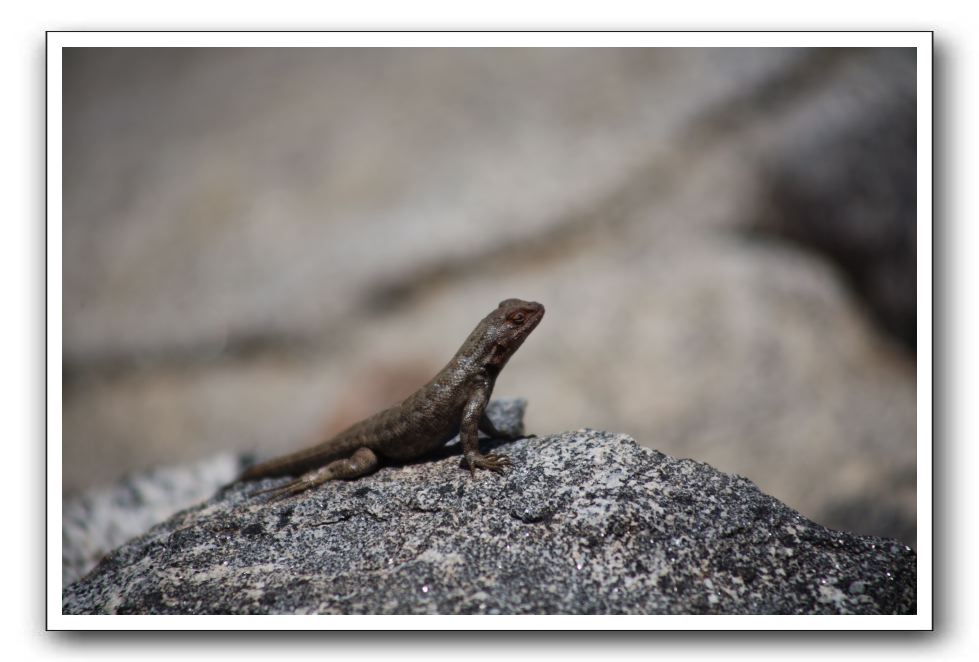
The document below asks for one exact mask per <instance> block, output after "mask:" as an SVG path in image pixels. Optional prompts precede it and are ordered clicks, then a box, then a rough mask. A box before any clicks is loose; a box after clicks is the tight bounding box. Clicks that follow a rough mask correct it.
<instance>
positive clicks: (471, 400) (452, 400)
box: [235, 299, 544, 501]
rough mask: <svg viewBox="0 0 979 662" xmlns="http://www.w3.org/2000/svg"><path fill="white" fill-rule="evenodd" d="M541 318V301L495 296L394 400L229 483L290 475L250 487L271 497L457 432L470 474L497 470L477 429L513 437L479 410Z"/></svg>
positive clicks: (413, 451)
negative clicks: (456, 344)
mask: <svg viewBox="0 0 979 662" xmlns="http://www.w3.org/2000/svg"><path fill="white" fill-rule="evenodd" d="M543 316H544V306H542V305H541V304H539V303H537V302H535V301H522V300H520V299H506V300H505V301H502V302H500V305H499V306H497V307H496V309H494V310H493V311H492V312H491V313H490V314H489V315H487V316H486V317H484V318H483V319H482V321H480V323H479V324H478V325H477V326H476V328H475V329H474V330H473V332H472V333H470V334H469V337H468V338H466V341H465V342H464V343H463V344H462V347H460V348H459V351H457V352H456V353H455V355H454V356H453V357H452V359H451V360H450V361H449V362H448V363H447V364H446V366H445V367H444V368H442V370H441V371H439V373H438V374H437V375H435V377H434V378H432V380H431V381H429V382H428V383H427V384H425V385H424V386H422V387H421V388H420V389H418V390H417V391H415V393H413V394H412V395H410V396H408V397H407V398H406V399H405V400H404V401H402V402H401V403H400V404H397V405H395V406H393V407H390V408H388V409H385V410H383V411H381V412H378V413H376V414H374V415H373V416H369V417H368V418H366V419H364V420H362V421H360V422H358V423H354V424H353V425H351V426H350V427H348V428H347V429H345V430H344V431H342V432H340V433H339V434H337V435H336V436H334V437H332V438H330V439H328V440H326V441H324V442H322V443H320V444H318V445H316V446H313V447H311V448H307V449H305V450H301V451H298V452H295V453H292V454H289V455H285V456H282V457H278V458H274V459H271V460H268V461H265V462H261V463H259V464H256V465H254V466H252V467H250V468H248V469H246V470H245V471H244V472H243V473H242V474H241V475H240V476H239V477H238V478H237V479H236V481H235V482H239V481H253V480H258V479H261V478H270V477H279V476H294V477H295V478H294V479H293V480H292V481H290V482H288V483H285V484H283V485H279V486H276V487H272V488H270V489H267V490H261V491H259V492H256V493H255V494H256V495H258V494H266V493H268V494H270V495H271V496H270V497H269V499H270V500H271V501H277V500H280V499H285V498H289V497H292V496H294V495H297V494H300V493H302V492H305V491H306V490H309V489H312V488H315V487H317V486H319V485H322V484H323V483H325V482H327V481H329V480H335V479H345V480H352V479H355V478H359V477H361V476H365V475H367V474H369V473H371V472H373V471H374V470H375V469H377V468H378V466H380V464H381V462H382V461H394V462H406V461H409V460H414V459H416V458H419V457H422V456H424V455H426V454H427V453H430V452H432V451H434V450H435V449H437V448H438V447H440V446H442V445H443V444H445V443H446V442H447V441H449V440H450V439H452V438H454V437H455V436H456V435H457V434H458V435H460V437H461V441H462V450H463V457H464V460H465V462H466V464H467V465H468V468H469V471H470V473H471V474H473V475H474V474H475V473H476V469H487V470H490V471H494V472H502V471H503V470H504V467H507V466H509V465H510V459H509V458H508V457H506V456H505V455H497V454H492V453H491V454H486V455H484V454H482V453H481V452H480V450H479V432H480V431H483V432H485V433H486V434H488V435H489V436H491V437H494V438H513V437H511V436H510V435H506V434H503V433H502V432H500V431H499V430H497V429H496V427H495V426H494V425H493V423H492V421H490V419H489V417H488V416H487V415H486V405H487V404H488V403H489V399H490V395H491V394H492V392H493V387H494V385H495V384H496V378H497V376H498V375H499V374H500V371H501V370H502V369H503V367H504V366H505V365H506V364H507V361H509V360H510V357H511V356H513V354H514V353H515V352H516V351H517V349H519V348H520V346H521V345H522V344H523V342H524V340H526V339H527V336H529V335H530V333H531V331H533V330H534V329H535V328H536V327H537V325H538V324H539V323H540V321H541V318H542V317H543Z"/></svg>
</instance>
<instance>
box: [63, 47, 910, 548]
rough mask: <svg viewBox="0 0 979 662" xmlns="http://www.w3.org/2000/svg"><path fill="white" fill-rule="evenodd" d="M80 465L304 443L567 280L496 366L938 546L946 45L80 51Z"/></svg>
mask: <svg viewBox="0 0 979 662" xmlns="http://www.w3.org/2000/svg"><path fill="white" fill-rule="evenodd" d="M64 93H65V94H64V108H63V111H64V124H63V126H64V163H63V168H64V246H63V266H64V282H63V286H64V319H63V331H64V354H63V361H64V378H65V381H64V429H63V456H64V475H63V484H64V488H65V492H66V494H72V493H75V492H77V491H79V490H82V489H85V488H89V487H94V486H98V485H104V484H106V483H107V482H109V481H112V480H114V479H116V478H118V477H119V476H121V475H122V474H124V473H126V472H128V471H132V470H136V469H143V468H148V467H154V466H161V465H173V464H179V463H182V462H187V461H190V460H194V459H197V458H202V457H206V456H211V455H214V454H216V453H219V452H221V451H227V450H242V449H254V450H257V451H258V452H260V453H262V454H273V453H278V452H284V451H287V450H292V449H294V448H297V447H300V446H302V445H306V444H308V443H312V442H313V441H315V440H316V438H317V437H318V436H320V435H322V434H328V433H330V432H331V431H336V430H337V429H339V428H342V427H343V426H344V425H346V424H348V423H350V422H352V421H353V420H356V419H357V418H360V417H362V416H364V415H367V414H370V413H372V412H373V411H374V410H376V409H378V408H380V407H381V406H385V405H387V404H390V403H391V402H393V401H397V400H398V399H399V398H400V397H402V396H404V395H406V394H407V393H409V392H411V391H412V390H414V388H416V387H417V386H419V385H420V384H422V383H424V382H425V381H426V380H427V379H429V378H430V377H431V376H432V375H433V374H434V373H435V372H436V371H437V370H438V369H439V368H440V367H441V366H442V365H443V364H444V363H445V361H447V360H448V358H449V357H450V356H451V355H452V353H453V352H454V351H455V350H456V349H457V347H458V345H459V344H460V343H461V342H462V340H463V339H464V337H465V336H466V334H467V333H468V332H469V331H470V330H471V329H472V327H473V326H474V325H475V324H476V322H477V321H478V320H479V319H480V318H481V317H482V316H483V315H485V314H486V313H487V312H488V311H489V310H490V309H491V308H492V307H494V306H495V305H496V304H497V303H498V302H499V301H500V300H501V299H504V298H508V297H512V296H516V297H521V298H526V299H535V300H538V301H541V302H543V303H544V304H545V305H546V306H547V310H548V312H547V316H546V317H545V319H544V321H543V323H542V324H541V326H540V327H539V328H538V329H537V331H535V333H534V334H533V336H532V337H531V338H530V339H529V340H528V341H527V343H526V344H525V345H524V347H523V348H522V349H521V350H520V352H519V354H518V355H517V356H516V357H515V359H514V360H513V361H512V362H511V364H510V365H509V366H508V368H507V369H506V370H505V371H504V372H503V374H502V376H501V378H500V380H499V382H498V384H497V389H496V394H497V395H498V396H507V395H510V396H522V397H526V398H528V400H529V402H530V406H529V410H528V413H527V417H526V418H527V425H528V429H529V430H530V431H537V432H559V431H562V430H568V429H576V428H579V427H591V428H600V429H606V430H610V431H615V432H626V433H628V434H631V435H633V436H634V437H636V438H637V439H638V440H639V441H640V442H641V443H644V444H646V445H649V446H651V447H655V448H657V449H659V450H661V451H663V452H665V453H667V454H670V455H674V456H679V457H691V458H694V459H696V460H698V461H703V462H708V463H710V464H712V465H713V466H715V467H717V468H719V469H721V470H723V471H727V472H735V473H739V474H742V475H744V476H747V477H748V478H750V479H751V480H752V481H754V482H755V483H756V484H758V485H759V487H760V488H761V489H762V490H763V491H765V492H767V493H769V494H771V495H773V496H776V497H778V498H779V499H781V500H782V501H784V502H786V503H787V504H788V505H790V506H792V507H793V508H796V509H798V510H799V511H800V512H802V513H803V514H805V515H807V516H809V517H811V518H812V519H814V520H816V521H817V522H819V523H821V524H825V525H827V526H830V527H833V528H841V529H846V530H849V531H853V532H856V533H859V534H876V535H882V536H888V537H896V538H899V539H901V540H903V541H905V542H907V543H908V544H911V545H914V544H915V536H916V526H915V522H916V514H915V498H916V485H915V481H916V469H915V461H916V447H915V334H914V329H915V319H916V318H915V313H916V311H915V204H916V200H915V194H914V191H915V58H914V52H913V51H908V50H899V49H873V50H848V49H817V50H811V49H775V48H765V49H757V50H756V49H593V50H586V49H581V50H566V49H539V50H524V49H505V50H492V49H472V50H440V49H409V50H375V49H350V50H333V49H322V50H316V49H147V48H143V49H72V50H67V51H66V55H65V58H64Z"/></svg>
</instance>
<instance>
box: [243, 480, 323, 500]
mask: <svg viewBox="0 0 979 662" xmlns="http://www.w3.org/2000/svg"><path fill="white" fill-rule="evenodd" d="M309 487H310V486H309V485H307V484H306V481H305V480H303V479H302V478H297V479H296V480H292V481H289V482H288V483H286V484H285V485H276V486H275V487H270V488H268V489H266V490H259V491H258V492H255V493H254V494H252V496H261V495H262V494H268V495H269V496H268V502H269V503H274V502H276V501H283V500H285V499H288V498H289V497H291V496H295V495H297V494H300V493H302V492H305V491H306V490H308V489H309Z"/></svg>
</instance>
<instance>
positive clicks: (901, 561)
mask: <svg viewBox="0 0 979 662" xmlns="http://www.w3.org/2000/svg"><path fill="white" fill-rule="evenodd" d="M487 445H493V444H492V442H487ZM495 450H497V451H499V452H503V453H506V454H507V455H509V456H510V457H511V458H512V460H513V467H512V468H511V469H510V470H509V471H508V472H507V473H506V474H505V475H496V474H492V473H487V472H480V473H478V474H476V475H475V476H471V475H470V474H469V472H468V471H466V470H464V469H463V468H462V466H461V462H460V457H459V455H458V453H452V452H451V450H450V451H447V452H446V453H444V454H443V455H442V456H440V457H438V458H435V459H431V460H426V461H420V462H417V463H413V464H411V465H408V466H403V467H388V468H383V469H381V470H380V471H378V472H377V473H376V474H374V475H372V476H369V477H366V478H363V479H360V480H357V481H352V482H335V483H330V484H327V485H325V486H323V487H322V488H321V489H318V490H315V491H313V492H310V493H307V494H305V495H302V496H301V497H298V498H295V499H293V500H290V501H286V502H282V503H275V504H268V503H265V502H264V501H263V500H262V499H259V498H252V497H251V496H250V495H251V493H252V492H253V491H254V490H256V489H257V488H260V487H266V486H269V485H272V484H274V483H275V481H273V480H267V481H264V482H262V483H261V484H259V485H236V486H233V487H231V488H230V489H229V490H227V491H226V492H224V493H223V494H220V495H217V496H215V497H213V498H212V499H210V500H208V501H207V502H205V503H203V504H200V505H198V506H195V507H193V508H190V509H187V510H185V511H183V512H181V513H179V514H177V515H176V516H174V517H173V518H171V519H170V520H169V521H167V522H164V523H162V524H160V525H159V526H156V527H154V528H153V529H152V530H150V531H149V532H148V533H147V534H146V535H144V536H142V537H140V538H138V539H136V540H133V541H132V542H130V543H128V544H127V545H124V546H123V547H121V548H119V549H117V550H116V551H115V552H113V553H112V554H110V555H109V556H108V557H106V558H105V559H104V560H103V561H102V563H101V564H100V565H99V566H98V568H97V569H96V570H95V571H94V572H92V573H90V574H89V575H88V576H86V577H85V578H84V579H82V580H81V581H78V582H76V583H75V584H72V585H71V586H69V587H68V588H67V589H66V590H65V591H64V597H63V610H64V612H65V613H71V614H87V613H109V614H270V613H323V614H342V613H348V614H354V613H442V614H474V613H476V614H479V613H486V614H495V613H526V614H550V613H580V614H598V613H634V614H702V613H716V614H758V613H786V614H815V613H821V614H840V613H842V614H849V613H856V614H906V613H914V612H915V610H916V592H915V585H916V571H915V563H916V557H915V553H914V552H913V551H912V550H911V549H910V548H908V547H906V546H904V545H901V544H899V543H897V542H894V541H887V540H882V539H879V538H870V537H857V536H853V535H850V534H847V533H841V532H835V531H830V530H828V529H826V528H824V527H822V526H819V525H817V524H815V523H813V522H811V521H809V520H807V519H805V518H804V517H802V516H801V515H799V514H798V513H796V512H795V511H793V510H791V509H790V508H788V507H787V506H785V505H784V504H782V503H780V502H779V501H777V500H776V499H774V498H772V497H769V496H767V495H765V494H763V493H761V492H760V491H759V490H758V489H757V488H756V487H755V486H754V485H753V484H752V483H751V482H749V481H748V480H747V479H745V478H742V477H740V476H733V475H728V474H724V473H721V472H718V471H717V470H715V469H713V468H711V467H710V466H708V465H705V464H701V463H698V462H694V461H692V460H681V459H675V458H671V457H668V456H666V455H663V454H662V453H659V452H656V451H652V450H649V449H645V448H642V447H640V446H639V445H638V444H637V443H636V442H635V441H634V440H633V439H632V438H630V437H628V436H626V435H622V434H614V433H610V432H601V431H595V430H588V429H581V430H577V431H573V432H566V433H563V434H558V435H552V436H547V437H541V438H526V439H520V440H517V441H514V442H508V443H503V444H499V445H498V446H497V447H496V449H495ZM280 480H281V479H280Z"/></svg>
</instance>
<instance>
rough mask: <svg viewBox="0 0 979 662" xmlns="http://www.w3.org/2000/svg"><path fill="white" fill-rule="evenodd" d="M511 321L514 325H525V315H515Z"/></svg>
mask: <svg viewBox="0 0 979 662" xmlns="http://www.w3.org/2000/svg"><path fill="white" fill-rule="evenodd" d="M510 321H511V322H513V323H514V324H523V321H524V314H523V313H514V314H513V315H511V316H510Z"/></svg>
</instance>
